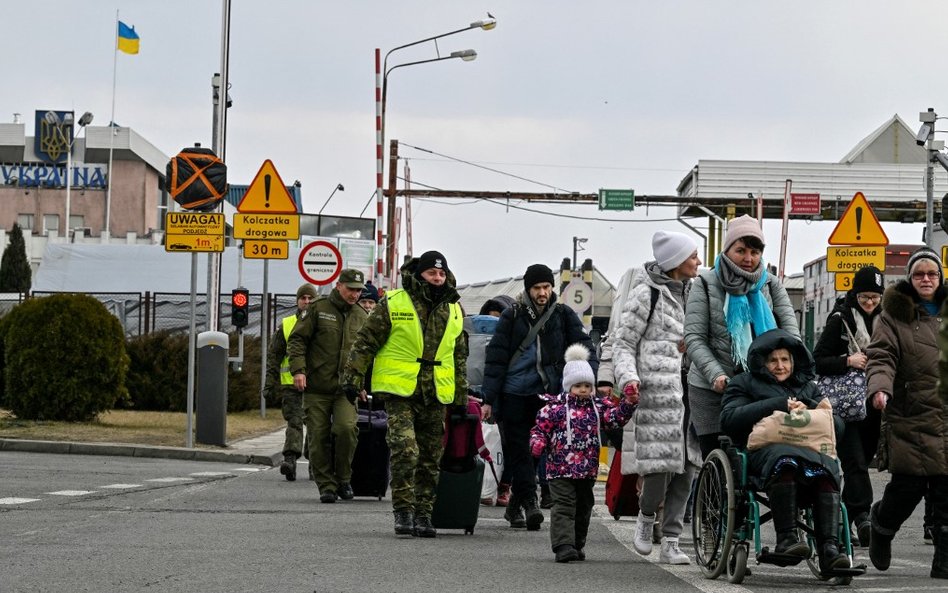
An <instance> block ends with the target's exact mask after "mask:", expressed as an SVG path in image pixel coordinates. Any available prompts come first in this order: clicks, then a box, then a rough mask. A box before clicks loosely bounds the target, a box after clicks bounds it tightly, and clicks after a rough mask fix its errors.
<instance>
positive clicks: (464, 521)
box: [431, 457, 484, 535]
mask: <svg viewBox="0 0 948 593" xmlns="http://www.w3.org/2000/svg"><path fill="white" fill-rule="evenodd" d="M473 459H474V469H471V470H469V471H467V472H464V473H458V472H453V471H447V470H441V474H440V476H439V477H438V488H437V490H436V491H435V492H436V495H435V496H436V497H435V504H434V510H433V511H432V512H431V524H432V525H434V526H435V527H438V528H440V529H463V530H464V533H466V534H468V535H470V534H472V533H474V526H475V525H477V513H478V510H480V508H481V485H482V484H483V482H484V460H483V459H481V458H480V457H474V458H473Z"/></svg>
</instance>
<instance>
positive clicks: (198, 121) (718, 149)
mask: <svg viewBox="0 0 948 593" xmlns="http://www.w3.org/2000/svg"><path fill="white" fill-rule="evenodd" d="M4 8H5V10H4V20H5V23H6V26H5V27H4V29H5V32H4V36H3V42H2V44H3V47H4V48H5V50H6V55H7V66H8V68H7V78H6V84H4V90H3V93H2V94H0V121H11V118H12V114H13V112H20V113H22V114H24V116H25V119H26V120H27V121H30V120H31V118H32V112H33V110H35V109H51V108H57V109H69V108H73V109H75V110H76V111H80V112H81V111H86V110H88V111H92V112H94V113H95V115H96V120H95V124H99V125H104V124H105V123H106V122H108V119H109V111H110V107H111V84H112V47H113V43H114V18H115V9H116V8H118V9H120V11H121V19H122V20H123V21H124V22H126V23H127V24H129V25H134V26H135V28H136V31H137V32H138V33H139V35H140V36H141V53H140V54H139V55H137V56H128V55H124V54H120V55H119V57H118V58H119V59H118V92H117V103H116V121H118V122H119V123H120V124H122V125H129V126H132V127H133V128H135V129H136V130H137V131H138V132H139V133H141V134H142V135H143V136H144V137H145V138H147V139H148V140H149V141H151V142H152V143H154V144H155V145H156V146H158V147H159V148H160V149H162V150H163V151H164V152H165V153H167V154H169V155H171V154H174V153H175V152H177V151H178V150H180V149H181V148H182V147H184V146H188V145H191V144H192V143H193V142H196V141H200V142H202V143H204V144H205V145H206V146H208V145H210V128H211V104H210V77H211V75H212V74H213V73H214V72H216V71H217V70H218V68H219V60H220V41H219V37H220V29H221V25H220V21H221V2H219V1H217V0H214V1H210V0H201V1H199V2H195V1H193V0H163V1H162V2H155V1H153V2H143V1H132V0H118V1H116V0H113V1H112V2H104V1H100V0H87V1H84V2H81V3H78V2H73V1H69V0H55V1H54V0H37V1H34V2H16V3H11V4H9V5H7V6H5V7H4ZM488 11H490V12H491V14H493V15H494V16H495V17H496V18H497V20H498V26H497V28H496V29H494V30H493V31H486V32H485V31H480V30H472V31H468V32H465V33H461V34H458V35H454V36H452V37H448V38H446V39H443V40H441V45H440V48H441V51H442V53H443V54H447V53H450V52H451V51H453V50H458V49H467V48H473V49H476V50H477V52H478V58H477V60H476V61H473V62H470V63H463V62H461V61H459V60H448V61H444V62H440V63H435V64H424V65H419V66H412V67H406V68H403V69H399V70H397V71H396V72H394V73H393V74H392V75H391V77H390V80H389V92H388V113H387V116H388V121H387V130H386V136H387V138H389V139H392V138H397V139H399V140H400V141H401V142H403V143H405V144H410V145H413V146H417V147H421V148H425V149H429V150H433V151H436V152H439V153H442V154H445V155H449V156H451V157H455V158H458V159H463V160H467V161H472V162H476V163H479V164H483V165H486V166H489V167H491V168H494V169H500V170H503V171H507V172H509V173H511V174H514V175H518V176H521V177H525V178H528V179H531V180H535V181H537V182H539V184H533V183H528V182H525V181H523V180H519V179H515V178H514V177H510V176H502V175H498V174H496V173H490V172H488V171H485V170H483V169H478V168H475V167H472V166H468V165H462V164H459V163H456V162H452V161H446V160H444V159H442V158H439V157H433V156H431V155H430V154H426V153H424V152H420V151H417V150H413V149H410V148H408V147H407V146H403V147H402V150H401V154H402V156H406V157H409V158H410V159H411V160H410V164H411V171H412V179H413V181H415V182H419V183H424V184H428V185H431V186H435V187H438V188H443V189H465V190H489V191H504V190H523V191H547V190H549V187H547V186H553V187H556V188H561V189H564V190H569V191H579V192H584V193H585V192H594V191H596V190H597V189H598V188H600V187H605V188H629V187H631V188H634V189H635V190H636V192H637V193H640V194H674V193H675V188H676V187H677V185H678V182H679V181H680V180H681V179H682V177H683V176H684V175H685V174H686V172H687V171H688V170H689V169H690V168H691V167H692V166H693V165H694V164H696V163H697V161H698V160H699V159H747V160H775V161H780V160H799V161H820V162H835V161H838V160H839V159H840V158H841V157H842V156H843V155H845V154H846V153H847V152H848V151H849V150H850V149H851V148H852V147H853V146H854V145H855V144H856V143H857V142H858V141H859V140H861V139H862V138H863V137H864V136H866V135H867V134H869V133H870V132H871V131H873V130H874V129H875V128H876V127H878V126H879V125H881V124H882V123H883V122H884V121H885V120H887V119H888V118H890V117H891V116H892V115H893V114H895V113H898V114H900V115H901V116H902V118H903V119H905V120H906V122H908V123H909V125H910V126H915V125H916V123H917V113H918V112H919V111H924V110H925V109H926V108H927V107H934V108H935V109H936V111H946V112H948V105H946V104H945V102H944V101H943V100H942V97H945V96H946V95H948V78H946V77H945V76H944V75H943V73H942V71H943V67H942V64H941V62H940V60H941V59H943V56H945V55H948V35H945V32H944V30H943V28H944V25H945V24H946V23H948V18H946V17H948V4H946V3H944V2H938V1H935V0H931V1H912V2H891V1H879V0H875V1H872V0H870V1H867V0H858V1H846V2H843V1H834V2H825V1H802V2H794V3H792V4H791V3H785V2H780V3H778V2H733V1H728V2H720V1H718V2H707V1H704V0H677V1H676V0H663V1H661V2H656V1H633V0H615V1H590V2H584V3H578V2H575V1H569V2H567V1H559V0H544V1H539V0H520V1H518V2H510V1H507V2H498V1H497V0H494V1H493V2H481V1H478V0H473V1H468V2H456V1H455V2H435V1H432V0H428V1H422V0H403V1H402V2H398V3H394V2H381V1H376V0H351V1H348V2H324V1H314V0H276V1H273V2H250V1H247V0H237V1H235V2H234V6H233V15H232V40H231V44H232V47H231V84H232V89H231V96H232V98H233V100H234V106H233V108H232V109H231V110H230V113H229V122H228V123H229V130H228V145H227V163H228V166H229V171H230V176H229V177H230V181H231V182H233V183H249V182H250V180H251V179H252V177H253V175H254V173H256V171H257V169H258V168H259V167H260V164H261V163H262V162H263V160H264V159H267V158H269V159H271V160H273V162H274V163H275V164H276V167H277V169H278V170H279V172H280V174H281V176H282V177H283V178H284V180H285V181H287V182H288V183H290V182H292V181H293V180H294V179H299V180H300V181H301V182H302V186H303V195H304V207H305V209H306V211H308V212H315V211H317V210H319V208H320V207H321V206H322V204H323V202H324V200H325V199H326V197H328V195H329V193H330V192H331V191H332V189H333V188H334V187H335V186H336V184H337V183H342V184H344V185H345V188H346V190H345V192H339V193H337V194H336V196H335V197H334V198H333V201H332V203H331V204H330V205H329V206H328V207H327V209H326V212H327V213H333V214H342V215H358V214H359V212H361V211H362V208H363V206H364V205H365V203H366V201H367V200H368V199H369V197H370V195H371V193H372V191H373V187H374V183H375V146H374V142H375V129H374V121H375V120H374V117H375V104H374V84H375V78H374V61H373V60H374V58H373V50H374V48H375V47H380V48H382V51H383V54H384V52H385V51H387V50H388V49H390V48H392V47H395V46H398V45H402V44H405V43H409V42H411V41H415V40H418V39H422V38H425V37H429V36H433V35H436V34H439V33H444V32H447V31H451V30H454V29H459V28H461V27H464V26H466V25H467V24H468V23H470V22H472V21H475V20H478V19H481V18H485V17H486V13H487V12H488ZM11 23H18V26H11ZM431 57H435V53H434V47H433V46H432V45H425V46H423V47H419V48H411V49H406V50H403V51H401V52H398V53H396V54H393V56H392V58H391V59H390V62H389V65H390V66H391V65H393V64H396V63H400V62H402V61H412V60H420V59H428V58H431ZM946 129H948V127H946ZM386 152H387V147H386ZM399 173H401V171H399ZM921 183H922V180H921V179H920V180H919V184H921ZM849 197H851V196H846V197H845V198H849ZM868 197H869V199H870V200H871V199H872V196H868ZM453 204H454V205H445V204H442V203H439V202H431V201H424V202H422V201H415V202H414V204H413V215H414V245H415V251H416V253H419V252H421V251H423V250H427V249H438V250H440V251H442V252H443V253H444V254H445V255H446V256H447V258H448V261H449V264H450V266H451V268H452V269H453V270H454V271H455V273H456V275H457V276H458V280H459V282H462V283H464V282H474V281H481V280H487V279H490V278H497V277H505V276H513V275H517V274H520V273H522V271H523V270H524V269H525V268H526V266H527V265H529V264H530V263H534V262H536V261H542V262H544V263H547V264H548V265H550V266H553V267H555V266H556V265H558V263H559V261H560V260H561V259H562V258H563V257H568V256H570V255H571V252H572V237H573V236H582V237H588V238H589V242H588V243H587V244H586V247H587V250H586V251H585V252H583V253H581V259H582V258H583V257H592V258H593V260H594V262H595V263H596V264H597V265H598V266H599V267H600V268H601V269H603V271H604V272H605V273H606V275H607V276H608V277H610V278H611V279H612V280H613V281H616V280H617V279H618V277H619V275H620V274H621V272H622V270H623V269H625V268H626V267H629V266H631V265H637V264H640V263H641V262H642V261H644V260H645V259H647V258H649V257H650V255H651V246H650V237H651V235H652V233H653V232H654V231H656V230H658V229H660V228H666V229H676V230H681V231H686V229H685V228H684V227H682V226H680V225H678V224H677V223H675V222H672V221H670V219H674V216H675V213H674V211H673V210H671V209H651V210H650V211H648V212H646V211H645V210H644V209H642V210H637V211H635V212H634V213H629V214H627V213H621V214H615V213H603V212H599V211H598V210H597V209H596V208H595V207H594V206H582V207H563V206H548V205H526V204H524V205H523V206H525V207H529V208H531V209H540V210H546V211H549V212H552V213H555V214H559V215H569V216H575V217H583V218H612V219H614V220H612V221H610V222H594V221H589V220H579V219H567V218H559V217H552V216H544V215H538V214H532V213H526V212H522V211H517V210H513V209H511V210H509V211H508V209H506V208H504V207H503V206H498V205H494V204H486V203H480V204H473V203H469V202H466V201H465V202H460V203H453ZM366 216H370V217H371V216H374V204H373V205H371V206H370V207H369V209H368V210H366ZM628 221H634V222H628ZM695 222H697V223H702V222H703V221H701V220H696V221H695ZM833 224H834V223H829V222H824V223H813V224H805V223H796V222H795V223H792V224H791V233H790V239H789V246H788V271H789V272H795V271H800V270H801V269H802V266H803V264H804V263H805V262H807V261H809V260H812V259H815V258H817V257H819V256H820V255H823V254H824V253H825V245H826V238H827V237H828V236H829V234H830V232H831V231H832V228H833ZM922 226H923V225H899V224H886V225H885V229H886V232H887V234H888V236H889V238H890V240H891V241H893V242H918V241H920V237H921V229H922ZM765 234H766V236H767V241H768V244H769V245H770V246H771V247H769V248H768V250H767V254H766V255H767V259H768V260H769V261H773V262H774V263H776V259H777V255H778V251H779V223H777V222H769V223H767V224H766V225H765ZM403 251H404V248H403Z"/></svg>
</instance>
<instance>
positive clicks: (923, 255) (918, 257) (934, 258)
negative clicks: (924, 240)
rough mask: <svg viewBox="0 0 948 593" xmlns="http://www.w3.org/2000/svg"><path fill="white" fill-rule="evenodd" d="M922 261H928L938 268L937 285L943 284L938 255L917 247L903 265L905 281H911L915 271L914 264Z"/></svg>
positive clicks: (926, 248)
mask: <svg viewBox="0 0 948 593" xmlns="http://www.w3.org/2000/svg"><path fill="white" fill-rule="evenodd" d="M923 259H927V260H930V261H931V262H932V263H934V264H935V265H936V266H938V284H943V283H944V282H945V279H944V278H943V277H942V271H941V258H940V257H938V254H937V253H936V252H935V251H934V250H932V249H929V248H928V247H919V248H918V249H917V250H916V251H915V252H914V253H912V255H910V256H909V259H908V263H907V264H905V279H906V280H908V281H909V282H911V281H912V272H914V271H915V264H917V263H918V262H920V261H922V260H923Z"/></svg>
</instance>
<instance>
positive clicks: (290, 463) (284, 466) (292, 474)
mask: <svg viewBox="0 0 948 593" xmlns="http://www.w3.org/2000/svg"><path fill="white" fill-rule="evenodd" d="M280 473H281V474H283V475H284V476H286V481H287V482H294V481H296V453H284V454H283V463H281V464H280Z"/></svg>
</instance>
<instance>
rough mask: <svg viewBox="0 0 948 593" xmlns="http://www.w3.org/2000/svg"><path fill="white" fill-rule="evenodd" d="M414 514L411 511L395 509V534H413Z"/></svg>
mask: <svg viewBox="0 0 948 593" xmlns="http://www.w3.org/2000/svg"><path fill="white" fill-rule="evenodd" d="M414 523H415V514H414V513H413V512H411V511H395V535H414V534H415V525H414Z"/></svg>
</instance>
